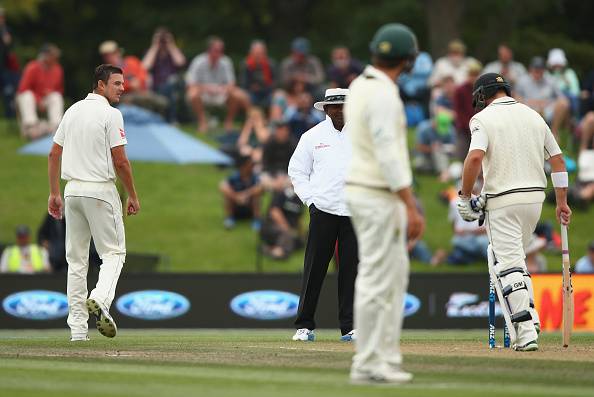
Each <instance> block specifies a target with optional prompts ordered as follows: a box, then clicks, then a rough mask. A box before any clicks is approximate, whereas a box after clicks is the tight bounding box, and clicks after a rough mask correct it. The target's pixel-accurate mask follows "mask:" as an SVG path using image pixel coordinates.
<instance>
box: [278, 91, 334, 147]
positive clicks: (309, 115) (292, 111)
mask: <svg viewBox="0 0 594 397" xmlns="http://www.w3.org/2000/svg"><path fill="white" fill-rule="evenodd" d="M312 104H313V99H312V97H311V94H310V93H309V92H302V93H301V94H299V97H298V98H297V103H296V106H295V107H290V108H288V109H287V112H286V114H285V119H286V121H287V122H288V123H289V128H290V130H291V139H292V140H293V142H299V138H301V135H303V133H304V132H305V131H307V130H309V129H310V128H312V127H313V126H314V125H316V124H318V123H319V122H320V121H322V120H324V113H322V112H321V111H318V110H316V109H314V108H313V107H312Z"/></svg>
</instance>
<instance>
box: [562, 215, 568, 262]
mask: <svg viewBox="0 0 594 397" xmlns="http://www.w3.org/2000/svg"><path fill="white" fill-rule="evenodd" d="M561 254H562V256H563V260H567V262H569V246H568V244H567V225H564V224H561Z"/></svg>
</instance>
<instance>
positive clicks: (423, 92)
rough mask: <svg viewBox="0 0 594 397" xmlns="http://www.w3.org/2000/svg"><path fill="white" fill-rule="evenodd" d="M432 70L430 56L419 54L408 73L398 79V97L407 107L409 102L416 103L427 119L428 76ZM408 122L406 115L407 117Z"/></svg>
mask: <svg viewBox="0 0 594 397" xmlns="http://www.w3.org/2000/svg"><path fill="white" fill-rule="evenodd" d="M432 70H433V60H432V59H431V55H429V54H428V53H426V52H420V53H419V55H417V57H416V58H415V64H414V66H413V68H412V70H411V71H410V73H402V74H401V75H400V77H399V78H398V86H399V87H400V95H401V96H402V98H403V100H404V102H405V103H406V104H407V105H409V104H410V102H411V101H414V102H417V103H418V104H419V105H420V106H421V108H422V109H423V113H424V116H425V117H429V99H430V96H431V90H430V89H429V83H428V80H429V76H430V75H431V71H432ZM407 120H408V115H407Z"/></svg>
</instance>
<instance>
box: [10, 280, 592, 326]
mask: <svg viewBox="0 0 594 397" xmlns="http://www.w3.org/2000/svg"><path fill="white" fill-rule="evenodd" d="M94 277H96V276H93V275H90V276H89V286H92V285H94V283H95V281H96V280H95V279H94ZM488 283H489V280H488V276H487V274H482V273H471V274H459V273H457V274H455V273H444V274H439V273H416V274H412V275H411V277H410V283H409V291H408V294H407V296H406V299H405V314H406V318H405V320H404V327H405V328H411V329H468V328H484V329H485V330H486V329H487V324H488V319H487V314H488V293H489V284H488ZM533 284H534V289H535V294H536V296H535V301H536V307H537V309H538V310H539V312H541V318H542V322H543V329H544V330H557V329H559V327H560V322H559V316H560V309H561V305H560V297H561V295H560V292H561V275H560V274H545V275H534V276H533ZM573 284H574V290H575V293H574V297H575V306H576V317H575V324H574V328H575V330H576V331H594V275H574V277H573ZM300 285H301V275H300V274H197V273H191V274H185V273H184V274H182V273H150V274H123V275H122V277H121V279H120V283H119V284H118V290H117V293H116V299H115V300H114V302H113V304H112V306H111V310H110V311H111V313H112V315H113V316H114V318H115V319H116V321H117V323H118V326H119V327H120V328H292V327H293V320H294V318H295V313H296V311H297V307H298V303H299V301H298V299H299V297H298V294H299V289H300ZM90 290H91V288H89V291H90ZM65 291H66V275H63V274H62V275H33V276H24V275H10V274H9V275H6V274H4V275H1V276H0V302H1V303H2V306H1V307H0V328H4V329H23V328H41V329H44V328H64V327H66V312H65V310H64V304H65V300H66V296H65V295H64V293H65ZM337 302H338V298H337V280H336V275H335V274H329V275H328V277H327V279H326V281H325V283H324V287H323V290H322V293H321V296H320V302H319V306H318V311H317V313H316V322H317V326H318V328H338V314H337V305H338V303H337ZM66 303H67V302H66ZM496 313H497V314H498V317H499V318H498V319H497V327H501V326H502V320H501V318H500V312H499V306H498V305H497V308H496ZM91 328H94V327H93V326H92V325H91Z"/></svg>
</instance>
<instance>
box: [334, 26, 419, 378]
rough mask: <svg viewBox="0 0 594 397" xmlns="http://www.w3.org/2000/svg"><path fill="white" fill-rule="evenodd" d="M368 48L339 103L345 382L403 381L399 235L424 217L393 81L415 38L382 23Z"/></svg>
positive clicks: (405, 270) (403, 253)
mask: <svg viewBox="0 0 594 397" xmlns="http://www.w3.org/2000/svg"><path fill="white" fill-rule="evenodd" d="M371 53H372V62H373V65H369V66H367V68H366V69H365V71H364V72H363V74H361V75H360V76H359V77H357V78H356V79H355V80H354V81H353V83H352V84H351V86H350V92H349V97H348V98H347V101H346V105H345V116H346V122H347V124H348V125H349V128H350V133H351V142H352V145H353V149H352V160H351V169H350V172H349V174H348V176H347V186H346V189H345V190H346V195H347V204H348V206H349V209H350V211H351V217H352V218H351V219H352V222H353V226H354V228H355V233H356V234H357V241H358V243H359V271H358V276H357V281H356V283H355V308H354V311H355V317H354V320H355V324H354V325H355V328H357V332H358V335H357V340H356V341H355V351H356V353H355V356H354V358H353V365H352V368H351V382H353V383H403V382H408V381H410V380H411V379H412V375H411V374H410V373H408V372H404V371H402V369H401V368H400V365H401V363H402V355H401V353H400V332H401V329H402V316H403V307H404V302H403V300H404V294H405V292H406V288H407V286H408V275H409V261H408V254H407V250H406V241H407V237H408V239H409V240H415V239H417V238H419V237H420V236H421V234H422V232H423V229H424V225H425V222H424V219H423V217H422V216H421V215H420V214H419V212H418V210H417V206H416V202H415V199H414V197H413V193H412V190H411V187H410V186H411V183H412V173H411V168H410V162H409V158H408V149H407V147H408V146H407V144H406V116H405V114H404V106H403V104H402V101H401V100H400V96H399V94H398V87H397V86H396V84H395V83H394V82H395V81H396V80H397V79H398V76H399V75H400V73H402V72H403V71H406V70H408V69H410V68H412V65H413V62H414V59H415V57H416V55H417V39H416V37H415V35H414V34H413V32H412V31H411V30H410V29H409V28H407V27H406V26H404V25H400V24H396V23H392V24H387V25H384V26H382V27H381V28H380V29H379V30H378V31H377V33H376V34H375V36H374V38H373V40H372V42H371ZM407 221H408V231H407ZM407 235H408V236H407Z"/></svg>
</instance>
